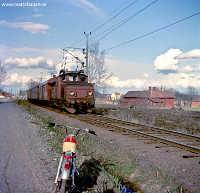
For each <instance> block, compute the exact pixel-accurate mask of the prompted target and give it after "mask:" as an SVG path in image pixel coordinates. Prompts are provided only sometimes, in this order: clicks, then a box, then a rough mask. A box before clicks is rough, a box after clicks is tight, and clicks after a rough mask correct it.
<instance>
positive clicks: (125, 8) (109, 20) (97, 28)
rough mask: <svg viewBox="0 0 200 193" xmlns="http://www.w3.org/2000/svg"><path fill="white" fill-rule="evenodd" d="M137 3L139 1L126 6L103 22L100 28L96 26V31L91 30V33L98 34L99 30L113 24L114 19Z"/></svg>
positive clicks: (135, 0)
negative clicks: (110, 23)
mask: <svg viewBox="0 0 200 193" xmlns="http://www.w3.org/2000/svg"><path fill="white" fill-rule="evenodd" d="M137 1H139V0H134V1H132V2H131V3H129V4H128V5H126V6H125V7H123V8H122V9H120V10H119V11H118V12H117V13H116V14H115V15H113V16H111V17H110V18H109V19H107V20H106V21H105V22H103V23H102V24H99V25H98V26H96V27H95V28H94V29H92V30H91V32H96V31H97V30H99V29H100V28H102V27H103V26H105V25H106V24H107V23H109V22H111V21H112V20H113V19H115V18H116V17H117V16H119V15H120V14H121V13H123V12H124V11H125V10H127V9H128V8H130V7H131V6H133V5H135V4H136V3H137Z"/></svg>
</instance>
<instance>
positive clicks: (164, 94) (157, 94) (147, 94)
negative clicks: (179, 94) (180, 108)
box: [124, 89, 175, 100]
mask: <svg viewBox="0 0 200 193" xmlns="http://www.w3.org/2000/svg"><path fill="white" fill-rule="evenodd" d="M124 98H151V99H154V100H155V99H161V98H175V96H174V94H173V93H171V92H168V91H161V90H159V89H152V90H148V91H128V92H127V93H126V94H125V95H124Z"/></svg>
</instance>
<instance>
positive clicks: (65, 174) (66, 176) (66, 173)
mask: <svg viewBox="0 0 200 193" xmlns="http://www.w3.org/2000/svg"><path fill="white" fill-rule="evenodd" d="M69 177H70V170H65V169H63V170H62V175H61V179H62V180H67V179H69Z"/></svg>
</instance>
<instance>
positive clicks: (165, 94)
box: [150, 90, 175, 98]
mask: <svg viewBox="0 0 200 193" xmlns="http://www.w3.org/2000/svg"><path fill="white" fill-rule="evenodd" d="M150 97H151V98H175V96H174V94H173V93H170V92H168V91H161V90H152V91H151V94H150Z"/></svg>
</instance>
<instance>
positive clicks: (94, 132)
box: [89, 130, 97, 135]
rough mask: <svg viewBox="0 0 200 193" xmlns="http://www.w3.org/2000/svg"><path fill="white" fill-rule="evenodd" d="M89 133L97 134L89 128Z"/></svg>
mask: <svg viewBox="0 0 200 193" xmlns="http://www.w3.org/2000/svg"><path fill="white" fill-rule="evenodd" d="M89 133H91V134H93V135H97V134H96V133H95V131H92V130H90V131H89Z"/></svg>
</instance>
